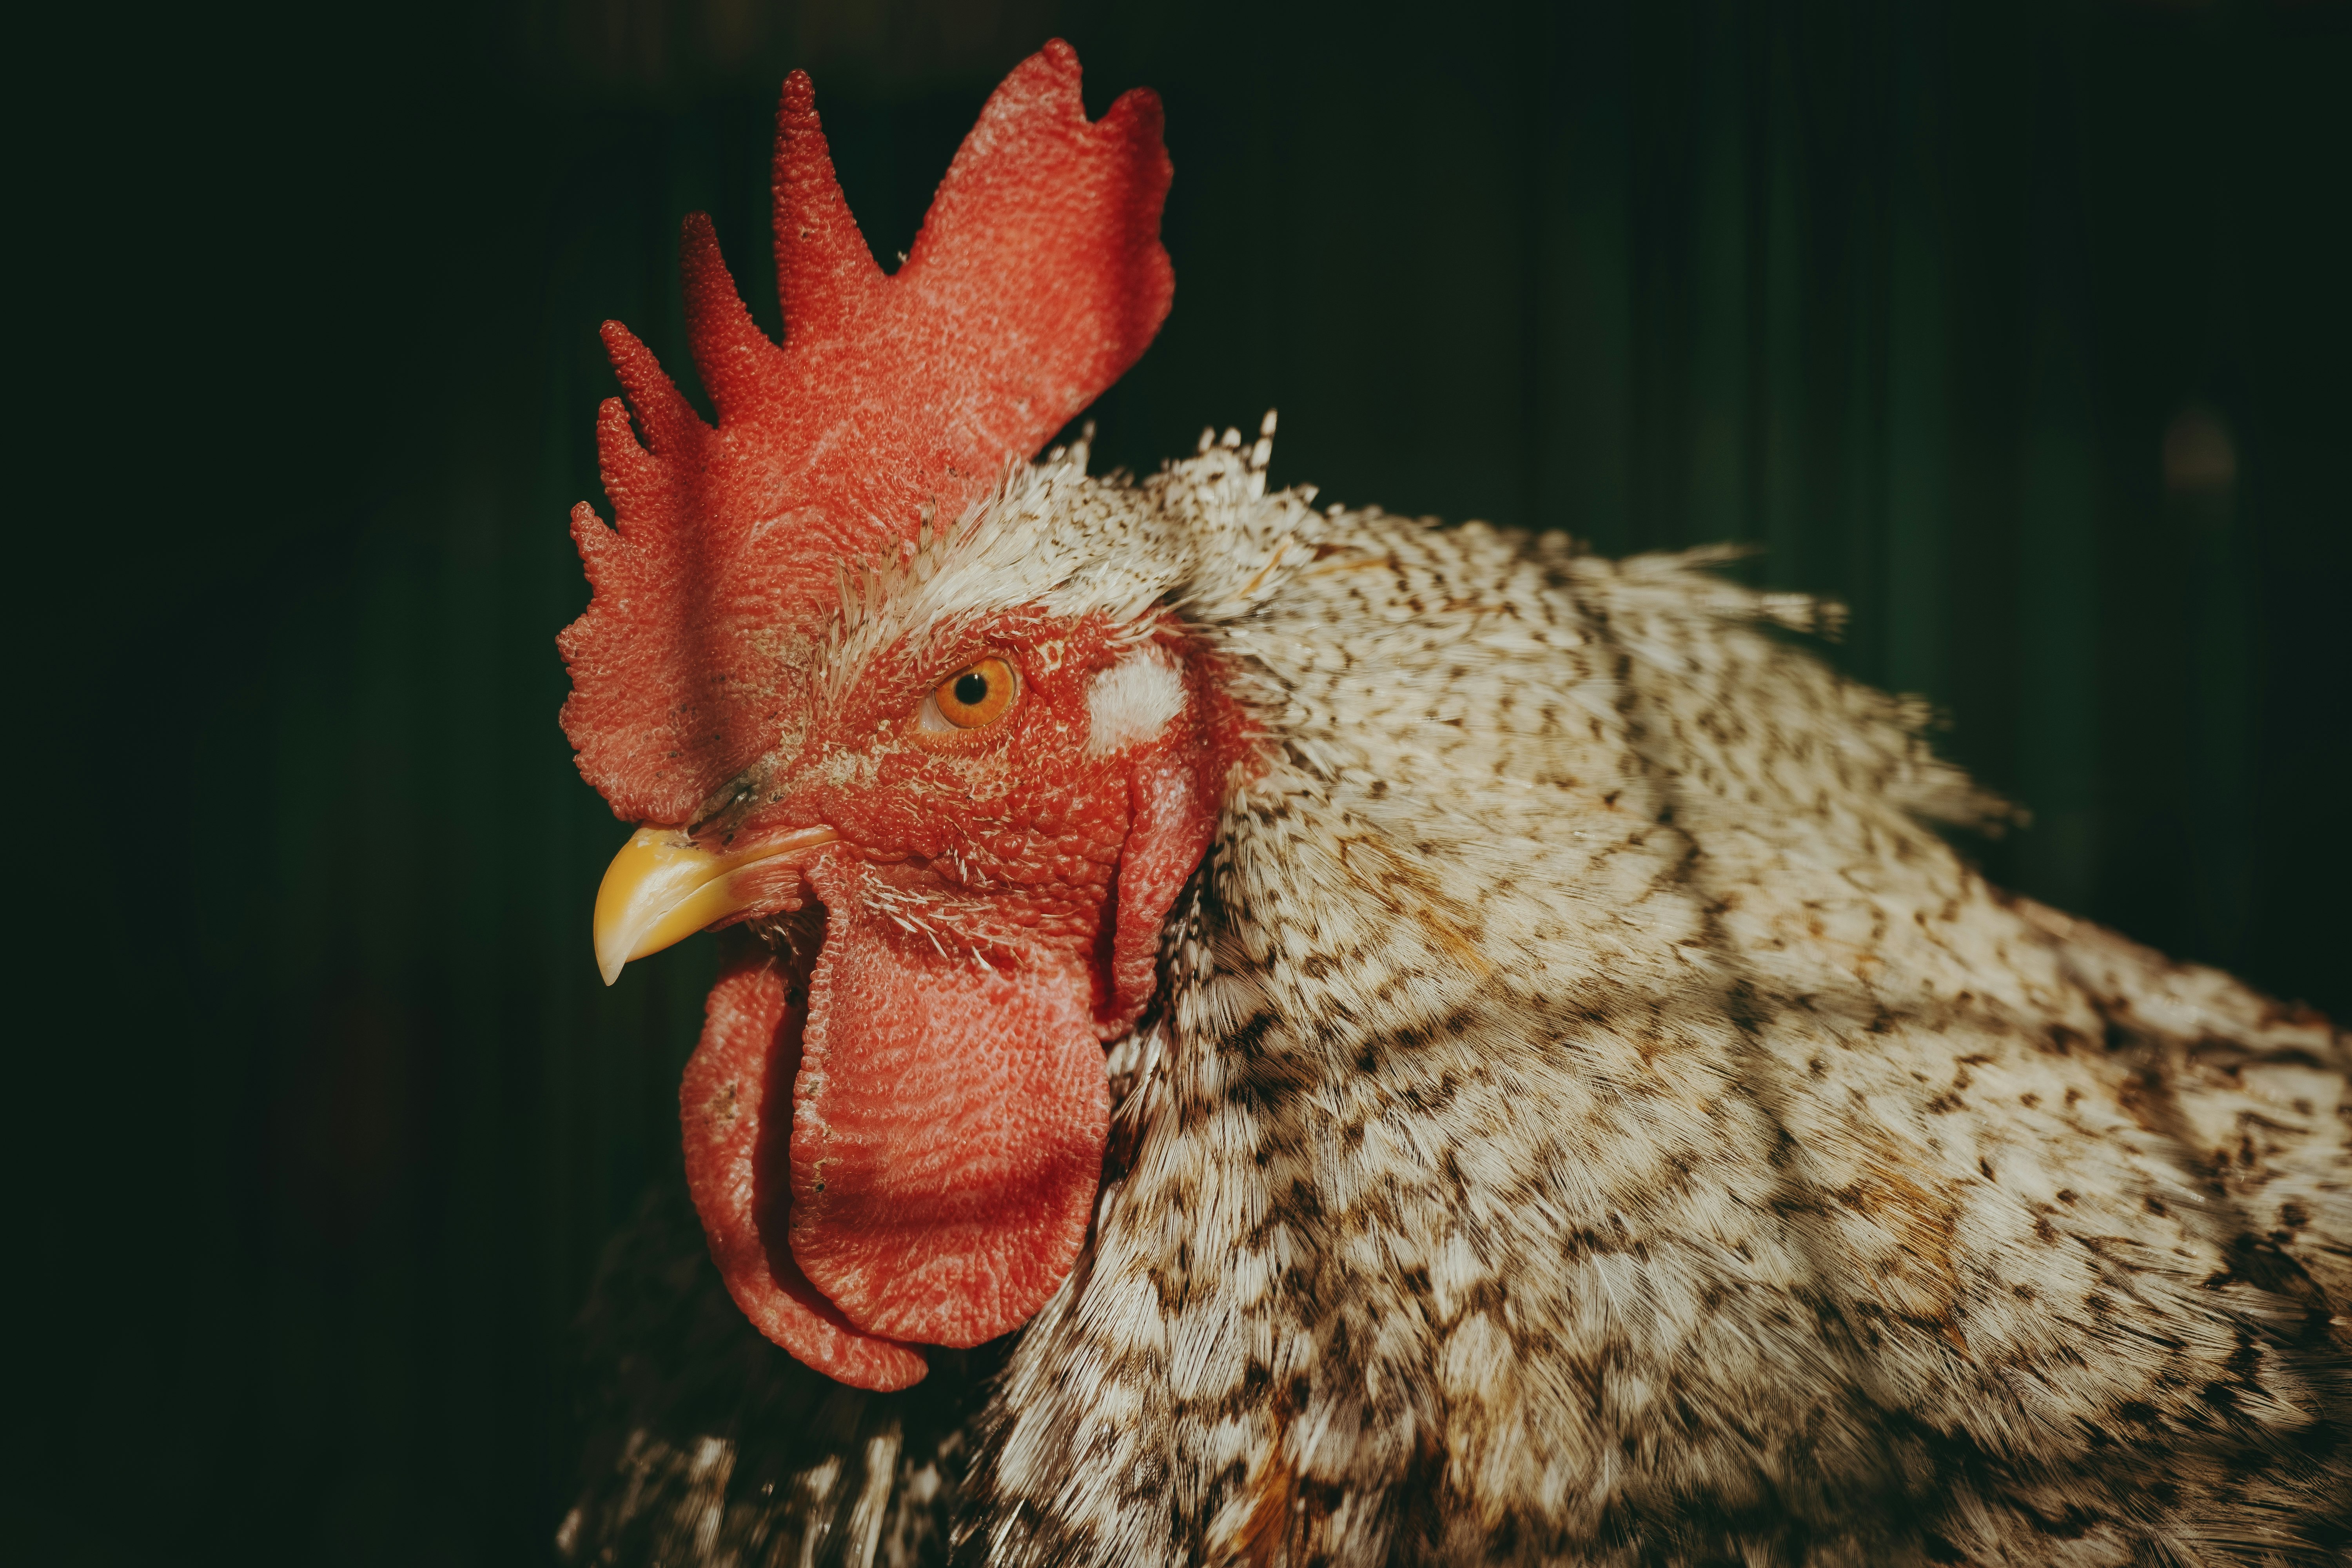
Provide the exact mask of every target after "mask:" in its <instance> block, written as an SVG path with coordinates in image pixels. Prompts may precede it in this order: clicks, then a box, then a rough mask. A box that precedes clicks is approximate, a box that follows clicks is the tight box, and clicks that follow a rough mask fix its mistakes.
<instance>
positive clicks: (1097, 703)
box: [1087, 647, 1184, 757]
mask: <svg viewBox="0 0 2352 1568" xmlns="http://www.w3.org/2000/svg"><path fill="white" fill-rule="evenodd" d="M1183 710H1184V677H1183V674H1182V672H1181V671H1180V670H1178V669H1177V668H1176V666H1175V665H1174V664H1173V663H1171V662H1170V660H1169V658H1168V656H1167V655H1166V654H1164V653H1162V652H1160V649H1158V648H1156V647H1146V648H1142V649H1139V650H1138V651H1137V652H1136V653H1134V654H1131V655H1129V657H1128V658H1124V659H1122V660H1120V661H1119V662H1118V663H1117V664H1114V665H1112V666H1111V667H1110V668H1108V669H1106V670H1104V671H1103V672H1102V673H1101V674H1099V675H1097V676H1096V677H1095V678H1094V679H1092V680H1089V681H1088V682H1087V720H1088V721H1089V727H1088V729H1087V755H1088V756H1090V757H1106V756H1108V755H1109V754H1110V753H1111V752H1116V751H1118V750H1120V749H1121V748H1122V747H1127V746H1132V745H1134V744H1135V743H1136V742H1139V741H1149V740H1150V739H1152V738H1153V737H1154V736H1156V735H1158V734H1159V733H1160V731H1162V730H1164V729H1166V728H1167V727H1168V721H1169V720H1171V719H1173V718H1174V717H1176V715H1177V714H1179V713H1181V712H1182V711H1183Z"/></svg>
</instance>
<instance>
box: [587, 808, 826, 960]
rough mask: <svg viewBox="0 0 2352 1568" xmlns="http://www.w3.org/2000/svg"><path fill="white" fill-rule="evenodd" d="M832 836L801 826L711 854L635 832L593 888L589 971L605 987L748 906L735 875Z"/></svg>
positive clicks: (684, 841) (675, 837) (665, 835)
mask: <svg viewBox="0 0 2352 1568" xmlns="http://www.w3.org/2000/svg"><path fill="white" fill-rule="evenodd" d="M834 838H835V834H834V831H833V829H832V828H830V827H804V828H802V829H801V830H800V831H799V832H797V833H788V834H785V835H784V836H782V837H779V838H762V839H761V840H759V841H758V842H757V843H753V844H747V845H745V846H744V847H742V848H740V849H735V850H723V851H716V852H714V851H712V850H709V849H706V848H704V847H702V846H700V845H699V844H697V843H696V842H695V841H694V840H693V838H691V837H688V834H687V833H686V831H685V830H684V829H682V828H677V827H640V828H638V829H637V830H636V832H635V833H634V834H632V835H630V837H629V841H628V842H627V843H626V844H624V845H622V846H621V852H620V853H619V854H618V855H615V856H614V857H613V863H612V865H610V866H609V867H607V868H605V870H604V886H603V887H601V888H598V889H596V931H595V934H596V968H597V970H598V971H599V972H600V973H603V975H604V984H607V985H610V984H613V982H614V981H615V980H618V979H619V978H620V977H621V966H622V965H623V964H625V963H628V962H629V960H631V959H633V958H643V957H645V956H646V955H647V954H648V953H656V952H660V951H661V950H662V949H663V948H666V947H669V946H672V945H674V944H676V943H677V942H684V941H685V940H686V939H687V938H688V937H689V936H692V935H693V934H694V933H695V932H696V931H700V930H701V929H702V928H703V927H705V926H707V925H710V924H712V923H714V922H716V921H723V920H725V919H726V918H727V917H728V916H729V915H731V914H734V913H736V912H737V911H739V910H743V909H746V908H748V907H750V903H751V899H753V898H754V897H756V896H757V893H756V891H755V887H756V884H755V882H754V879H751V878H747V877H744V876H742V875H741V874H740V873H742V872H744V871H746V870H748V869H749V868H751V867H753V866H756V865H759V864H760V863H761V862H762V861H766V860H773V859H775V858H777V857H778V856H781V855H794V854H798V853H800V852H802V851H803V850H808V849H814V848H816V847H818V846H820V845H824V844H830V843H832V842H833V841H834ZM770 885H772V884H770Z"/></svg>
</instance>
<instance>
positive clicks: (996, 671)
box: [931, 658, 1013, 730]
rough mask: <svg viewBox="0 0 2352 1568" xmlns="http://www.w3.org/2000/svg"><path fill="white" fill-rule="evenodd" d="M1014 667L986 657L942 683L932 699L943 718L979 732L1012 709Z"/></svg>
mask: <svg viewBox="0 0 2352 1568" xmlns="http://www.w3.org/2000/svg"><path fill="white" fill-rule="evenodd" d="M931 700H933V701H934V702H937V703H938V704H939V705H940V717H941V718H944V719H945V720H946V721H948V722H949V723H950V724H953V725H954V726H955V727H956V728H957V729H959V730H978V729H981V728H982V727H983V726H985V725H989V724H993V723H995V722H996V721H998V720H999V719H1002V718H1003V717H1004V710H1006V709H1008V708H1010V707H1012V706H1013V667H1012V666H1011V665H1009V664H1007V663H1005V662H1004V661H1003V659H1001V658H983V659H982V660H981V661H980V662H979V663H978V664H975V665H973V666H971V668H967V669H960V670H958V671H957V672H956V673H955V674H953V675H950V676H949V677H948V678H947V679H945V680H942V681H940V684H939V687H938V689H936V690H934V691H933V692H932V693H931Z"/></svg>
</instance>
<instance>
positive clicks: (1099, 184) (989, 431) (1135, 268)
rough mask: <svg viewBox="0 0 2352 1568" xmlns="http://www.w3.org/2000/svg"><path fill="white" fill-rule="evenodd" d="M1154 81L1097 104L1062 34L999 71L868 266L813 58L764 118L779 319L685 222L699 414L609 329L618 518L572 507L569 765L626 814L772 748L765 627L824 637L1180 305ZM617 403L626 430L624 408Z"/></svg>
mask: <svg viewBox="0 0 2352 1568" xmlns="http://www.w3.org/2000/svg"><path fill="white" fill-rule="evenodd" d="M1171 173H1172V170H1171V165H1170V163H1169V162H1168V153H1167V151H1166V149H1164V148H1163V147H1162V146H1161V145H1160V100H1158V99H1157V98H1155V97H1153V96H1152V95H1151V94H1150V92H1148V91H1144V90H1141V89H1138V90H1136V91H1133V92H1129V93H1127V94H1125V95H1123V96H1122V97H1121V98H1119V100H1118V101H1117V102H1115V103H1113V104H1112V105H1111V107H1110V109H1109V110H1108V112H1106V113H1105V114H1104V115H1103V117H1102V118H1101V119H1100V120H1098V121H1091V122H1089V121H1087V114H1086V106H1085V104H1084V102H1083V101H1082V100H1081V99H1080V96H1079V73H1078V58H1077V55H1076V52H1075V51H1073V50H1072V49H1071V47H1069V45H1067V44H1066V43H1063V42H1062V41H1061V40H1059V39H1055V40H1054V41H1053V42H1051V43H1049V44H1047V45H1046V46H1045V47H1044V48H1043V49H1041V50H1039V51H1038V52H1037V53H1036V54H1034V55H1033V56H1031V57H1030V58H1028V59H1026V60H1024V61H1023V62H1022V63H1021V64H1020V65H1019V66H1016V67H1015V68H1013V72H1012V74H1010V75H1009V76H1007V77H1006V78H1005V79H1004V81H1003V84H1002V85H1001V86H999V87H998V88H997V89H996V91H995V93H994V94H992V96H991V97H990V99H989V101H988V104H987V106H986V107H985V108H984V109H982V110H981V116H980V122H979V123H978V124H977V125H976V126H974V127H973V129H972V132H971V135H970V136H969V137H967V138H966V139H965V141H964V144H963V146H962V148H961V150H960V151H959V152H958V153H956V157H955V162H954V163H952V164H950V167H949V169H948V173H947V177H946V178H945V179H944V180H942V181H941V182H940V189H939V195H937V196H936V197H935V198H934V199H933V201H932V203H931V209H930V211H929V214H928V215H926V216H925V217H924V220H923V227H922V232H921V233H919V235H917V236H916V237H915V243H914V246H913V247H912V248H911V249H910V250H909V251H908V255H907V259H906V262H905V263H904V264H903V265H902V266H900V267H899V268H898V270H897V271H896V272H893V273H889V274H887V275H886V274H885V273H884V272H883V271H882V269H881V268H879V267H877V265H875V261H874V256H873V252H872V251H871V250H870V249H869V248H868V247H867V246H866V240H865V238H864V237H862V236H861V235H860V234H859V233H858V229H857V225H856V220H855V219H853V218H852V217H851V216H850V212H849V205H848V203H847V201H846V200H845V199H844V197H843V195H842V193H841V186H840V184H839V182H838V181H837V180H836V179H835V177H834V169H833V160H832V155H831V153H830V152H829V151H828V150H827V147H826V144H825V139H824V130H823V129H822V127H821V126H820V125H819V124H818V121H817V114H816V102H815V98H814V92H813V90H812V89H811V88H810V85H809V79H808V78H807V77H806V76H805V75H803V73H801V72H799V71H794V72H793V75H792V76H791V78H790V79H787V80H786V82H785V83H784V91H783V101H782V104H781V106H780V107H779V109H778V110H777V115H776V160H775V174H774V193H775V239H776V279H777V288H778V291H779V295H780V297H781V300H782V308H783V319H784V340H783V342H782V343H776V342H771V341H769V339H768V338H767V337H766V336H765V335H764V334H763V333H762V332H761V331H760V329H759V328H758V327H757V326H756V325H754V324H753V322H752V320H751V313H750V312H749V311H748V310H745V309H744V307H743V302H742V300H741V299H740V297H739V296H738V294H737V293H736V290H735V284H734V281H733V279H730V277H729V276H728V272H727V266H726V263H725V262H724V261H723V260H722V259H721V258H720V257H719V242H718V239H717V238H716V237H715V236H714V234H713V233H712V230H711V226H710V220H709V218H708V217H707V216H703V215H702V214H699V213H697V214H695V215H693V216H690V217H688V219H687V221H686V233H685V237H684V240H683V243H682V247H681V248H682V251H683V255H682V258H681V261H682V270H683V271H684V273H685V285H686V316H687V332H688V341H689V344H690V346H691V348H692V350H693V353H694V364H695V369H696V371H697V372H698V373H699V375H700V378H701V381H702V385H703V389H704V390H705V391H706V392H708V393H709V395H710V401H711V403H712V405H714V406H715V407H716V409H717V410H718V416H719V422H718V425H717V426H715V427H713V426H707V425H705V424H703V422H702V420H701V418H700V416H698V415H697V414H696V413H695V411H694V408H693V406H692V405H690V404H688V402H687V400H686V399H685V398H684V397H683V396H682V395H679V393H678V391H677V388H676V387H675V386H673V385H672V384H671V383H670V380H669V377H668V376H667V375H666V374H664V373H663V371H662V368H661V366H660V365H659V364H657V363H655V361H654V357H653V355H652V354H651V353H648V352H647V351H646V347H645V345H644V344H643V343H641V342H638V341H637V340H636V339H635V337H633V336H631V335H630V333H629V331H628V330H627V329H626V328H625V327H623V326H622V325H621V324H620V323H619V322H617V321H608V322H606V323H605V325H604V343H605V347H606V350H607V351H608V352H609V353H610V354H611V355H612V360H613V368H614V371H615V372H616V373H617V374H618V375H619V376H620V380H621V385H622V387H623V389H624V390H625V392H626V393H627V394H628V399H629V401H628V405H626V406H624V405H622V403H621V401H620V400H619V399H618V398H614V399H610V400H608V401H607V402H606V403H605V405H604V409H603V412H602V414H601V416H600V417H599V419H598V423H597V433H596V434H597V458H598V466H599V467H600V468H601V469H602V470H603V473H604V490H605V493H606V495H608V496H609V497H610V498H611V500H612V502H613V509H614V519H615V523H616V526H615V527H612V528H607V527H606V526H605V525H604V522H603V521H601V520H599V519H598V517H597V515H596V512H595V510H594V509H593V507H591V506H589V505H588V504H587V503H586V502H583V503H582V504H581V505H580V506H579V507H578V508H576V509H575V510H573V512H572V538H573V539H574V541H576V542H577V543H578V544H579V547H580V556H581V560H582V563H583V564H584V565H585V566H586V567H587V570H588V577H589V581H590V583H591V584H593V586H594V589H595V594H594V597H593V599H592V600H591V602H590V604H589V606H588V609H587V612H586V613H585V614H584V615H583V616H581V617H580V619H579V620H577V621H575V622H573V623H572V625H571V626H569V627H567V628H566V629H565V630H564V632H563V634H562V636H561V637H559V638H558V639H557V644H558V647H561V648H562V653H563V658H564V663H565V665H566V667H567V668H569V669H570V671H571V674H572V695H571V697H570V698H569V699H568V700H566V701H565V702H564V705H563V729H564V732H565V733H566V734H567V735H569V736H570V737H571V739H572V746H573V747H574V749H575V750H576V751H577V752H579V761H580V772H581V775H582V776H583V777H584V778H585V779H587V781H588V782H589V783H590V784H593V785H595V787H596V789H597V790H598V791H599V793H601V794H602V795H604V798H605V799H606V800H607V801H609V802H610V803H611V804H612V806H613V811H614V815H615V816H619V817H621V818H622V819H623V820H624V821H628V822H657V823H669V824H683V823H687V822H691V821H694V820H696V819H697V818H698V817H699V816H702V815H703V814H704V812H705V811H707V810H708V809H709V805H710V803H711V802H712V800H713V798H714V796H715V795H716V794H717V793H718V792H719V791H720V790H721V789H722V788H724V787H725V786H727V785H728V784H730V781H731V780H733V779H734V778H735V777H736V776H737V775H738V774H740V773H741V772H742V771H743V770H744V769H746V768H748V767H749V766H751V764H752V763H753V762H755V761H756V760H757V759H758V758H759V757H761V755H762V754H763V753H764V752H766V751H767V750H768V748H769V747H771V746H772V745H773V744H774V736H775V733H776V731H777V728H778V723H779V721H780V720H781V719H782V717H783V716H785V715H786V714H787V712H788V711H789V710H790V709H791V707H792V706H793V702H794V701H795V700H796V698H797V692H796V690H795V689H794V686H793V680H792V679H790V677H789V672H787V671H786V670H785V668H783V667H782V665H781V664H780V663H779V661H778V660H777V658H775V652H776V647H777V642H778V635H779V634H780V633H782V634H807V633H811V632H814V631H816V630H818V629H819V628H820V627H821V626H822V624H823V621H824V617H825V616H828V615H829V614H831V612H832V611H833V609H834V607H835V604H836V603H837V600H836V593H837V588H836V579H835V572H836V571H837V570H838V568H839V567H840V566H841V565H842V564H843V563H845V562H847V563H855V562H857V561H860V560H864V559H868V558H872V557H877V556H880V555H882V554H885V553H887V552H888V550H890V549H891V548H892V547H894V546H896V545H897V544H898V542H899V541H900V540H903V539H911V538H913V537H915V536H916V534H917V532H918V531H919V529H920V527H921V525H922V521H923V518H924V517H925V516H926V515H927V513H936V514H937V515H938V516H940V517H941V518H944V519H947V520H949V521H953V520H954V519H956V518H957V517H959V516H961V513H962V511H963V510H964V508H965V506H966V505H967V503H969V502H971V501H972V500H977V499H979V498H981V497H982V496H984V495H985V494H986V493H987V491H988V489H989V488H990V487H991V486H992V485H993V484H994V483H995V482H996V480H997V479H998V478H999V477H1000V476H1001V475H1002V474H1003V470H1004V465H1005V463H1006V461H1007V459H1026V458H1032V457H1034V456H1035V455H1036V453H1037V451H1038V449H1039V448H1040V447H1044V446H1045V443H1046V442H1047V441H1048V440H1050V439H1051V438H1052V437H1053V435H1054V433H1055V431H1056V430H1059V429H1060V428H1061V427H1062V426H1064V425H1065V424H1066V423H1068V422H1069V421H1070V420H1071V419H1073V418H1075V417H1076V416H1077V415H1078V413H1079V411H1080V410H1082V409H1084V408H1085V407H1086V406H1087V404H1089V403H1092V402H1093V401H1094V400H1095V399H1096V398H1097V396H1099V395H1101V393H1102V391H1103V389H1104V388H1106V387H1108V386H1109V385H1110V384H1111V383H1112V382H1114V381H1116V380H1118V376H1119V374H1121V373H1122V372H1124V371H1125V370H1126V369H1127V367H1128V366H1129V365H1130V364H1133V363H1135V361H1136V359H1137V358H1138V357H1139V355H1141V353H1143V351H1144V348H1145V346H1146V345H1147V344H1149V343H1150V342H1151V338H1152V334H1153V333H1154V332H1156V331H1159V328H1160V321H1163V320H1164V319H1165V318H1166V317H1167V314H1168V308H1169V304H1170V302H1171V300H1172V299H1173V298H1174V292H1175V287H1176V285H1175V274H1174V272H1173V270H1172V269H1171V267H1170V265H1169V260H1168V253H1167V251H1166V250H1165V249H1164V248H1163V247H1161V246H1160V205H1161V202H1162V201H1163V199H1164V198H1165V197H1166V195H1167V193H1168V182H1169V179H1170V177H1171ZM632 416H634V420H635V423H634V425H633V424H632Z"/></svg>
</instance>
